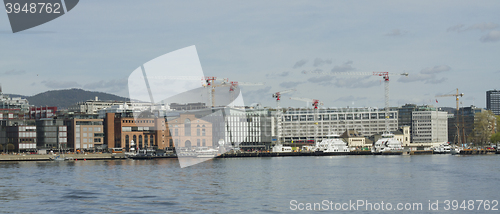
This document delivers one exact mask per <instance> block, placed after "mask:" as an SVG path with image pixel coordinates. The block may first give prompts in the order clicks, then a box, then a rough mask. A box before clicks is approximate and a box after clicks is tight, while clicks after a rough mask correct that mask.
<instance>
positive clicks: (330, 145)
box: [313, 134, 350, 155]
mask: <svg viewBox="0 0 500 214" xmlns="http://www.w3.org/2000/svg"><path fill="white" fill-rule="evenodd" d="M326 137H327V138H326V139H323V140H322V141H320V142H316V145H315V147H314V149H313V151H314V154H315V155H341V154H349V152H350V149H349V147H348V146H347V143H346V142H344V140H342V138H340V135H337V134H332V135H327V136H326Z"/></svg>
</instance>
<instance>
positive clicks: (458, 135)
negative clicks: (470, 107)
mask: <svg viewBox="0 0 500 214" xmlns="http://www.w3.org/2000/svg"><path fill="white" fill-rule="evenodd" d="M463 96H464V93H458V88H457V92H456V93H455V94H443V95H437V96H436V97H455V98H456V100H457V112H456V113H455V118H456V120H457V122H456V124H455V126H456V127H457V143H458V144H462V146H463V143H462V142H461V138H460V128H459V127H458V110H459V106H458V104H459V102H458V98H459V97H463Z"/></svg>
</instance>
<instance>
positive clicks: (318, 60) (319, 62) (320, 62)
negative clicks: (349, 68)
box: [313, 58, 332, 67]
mask: <svg viewBox="0 0 500 214" xmlns="http://www.w3.org/2000/svg"><path fill="white" fill-rule="evenodd" d="M324 64H332V60H331V59H325V60H323V59H321V58H316V59H314V63H313V66H314V67H318V66H322V65H324Z"/></svg>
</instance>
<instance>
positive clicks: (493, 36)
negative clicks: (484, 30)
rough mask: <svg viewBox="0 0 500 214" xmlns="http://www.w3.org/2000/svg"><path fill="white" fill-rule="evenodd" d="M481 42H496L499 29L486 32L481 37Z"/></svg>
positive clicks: (499, 33) (498, 37)
mask: <svg viewBox="0 0 500 214" xmlns="http://www.w3.org/2000/svg"><path fill="white" fill-rule="evenodd" d="M480 40H481V42H496V41H498V40H500V31H498V30H492V31H490V32H489V33H488V34H486V35H484V36H482V37H481V39H480Z"/></svg>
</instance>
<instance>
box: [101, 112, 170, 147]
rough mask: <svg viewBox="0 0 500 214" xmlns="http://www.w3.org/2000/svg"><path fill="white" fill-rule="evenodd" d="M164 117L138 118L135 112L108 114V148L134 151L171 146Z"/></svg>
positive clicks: (106, 136) (106, 123) (106, 134)
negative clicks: (132, 149)
mask: <svg viewBox="0 0 500 214" xmlns="http://www.w3.org/2000/svg"><path fill="white" fill-rule="evenodd" d="M167 130H168V127H167V124H166V123H165V119H164V118H163V117H161V118H157V117H154V116H151V117H137V118H135V117H134V115H133V112H128V113H127V112H126V113H121V114H115V113H106V117H105V119H104V133H105V142H106V144H107V146H108V148H124V149H126V150H127V151H130V150H131V148H134V149H146V148H151V147H154V148H158V149H165V148H167V147H168V146H169V144H168V143H169V142H171V141H170V139H171V137H170V136H169V134H168V131H167Z"/></svg>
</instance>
